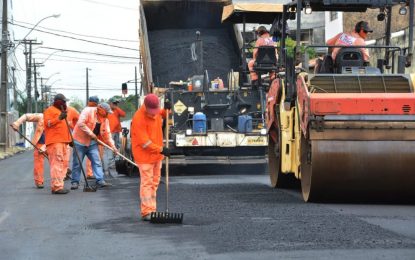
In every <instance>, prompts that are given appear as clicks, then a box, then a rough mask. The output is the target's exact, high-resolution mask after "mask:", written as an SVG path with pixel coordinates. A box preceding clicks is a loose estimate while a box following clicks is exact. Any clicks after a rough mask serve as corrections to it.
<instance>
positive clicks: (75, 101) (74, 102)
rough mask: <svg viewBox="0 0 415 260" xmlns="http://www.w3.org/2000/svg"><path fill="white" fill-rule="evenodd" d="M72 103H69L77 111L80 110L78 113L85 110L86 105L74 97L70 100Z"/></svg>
mask: <svg viewBox="0 0 415 260" xmlns="http://www.w3.org/2000/svg"><path fill="white" fill-rule="evenodd" d="M70 100H71V102H69V105H70V106H71V107H73V108H75V109H76V110H78V112H80V111H82V109H83V108H84V105H83V103H82V101H81V100H80V99H79V98H78V97H75V96H72V97H71V98H70Z"/></svg>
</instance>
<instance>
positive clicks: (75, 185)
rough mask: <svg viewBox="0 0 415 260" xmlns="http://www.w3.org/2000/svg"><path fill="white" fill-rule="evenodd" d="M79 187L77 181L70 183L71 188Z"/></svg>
mask: <svg viewBox="0 0 415 260" xmlns="http://www.w3.org/2000/svg"><path fill="white" fill-rule="evenodd" d="M78 188H79V183H77V182H73V183H72V184H71V190H77V189H78Z"/></svg>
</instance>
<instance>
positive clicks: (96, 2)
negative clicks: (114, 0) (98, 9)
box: [81, 0, 138, 11]
mask: <svg viewBox="0 0 415 260" xmlns="http://www.w3.org/2000/svg"><path fill="white" fill-rule="evenodd" d="M81 1H84V2H89V3H93V4H98V5H104V6H109V7H115V8H120V9H124V10H129V11H131V10H133V11H138V8H130V7H125V6H120V5H112V4H107V3H103V2H99V1H93V0H81Z"/></svg>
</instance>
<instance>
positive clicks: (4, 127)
mask: <svg viewBox="0 0 415 260" xmlns="http://www.w3.org/2000/svg"><path fill="white" fill-rule="evenodd" d="M7 2H8V1H6V0H3V6H2V7H3V12H2V21H1V24H2V39H1V84H0V85H1V88H0V100H1V102H0V107H1V108H0V119H1V120H0V128H1V132H0V146H1V147H2V148H3V149H2V150H3V151H6V149H7V148H8V147H9V138H8V136H9V124H8V120H7V114H8V105H7V103H8V102H7V101H8V100H7V99H8V96H9V94H8V92H7V90H8V89H7V82H8V77H7V76H8V70H7V66H8V65H7V56H8V55H7V47H8V42H9V39H8V35H9V31H8V28H7V18H8V13H7V11H8V10H7V9H8V6H7Z"/></svg>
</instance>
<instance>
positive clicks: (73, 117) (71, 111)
mask: <svg viewBox="0 0 415 260" xmlns="http://www.w3.org/2000/svg"><path fill="white" fill-rule="evenodd" d="M66 111H67V112H68V117H67V119H68V123H69V126H70V127H71V129H72V130H73V129H74V127H75V125H76V122H78V119H79V112H78V111H77V110H76V109H75V108H73V107H71V106H67V108H66Z"/></svg>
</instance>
